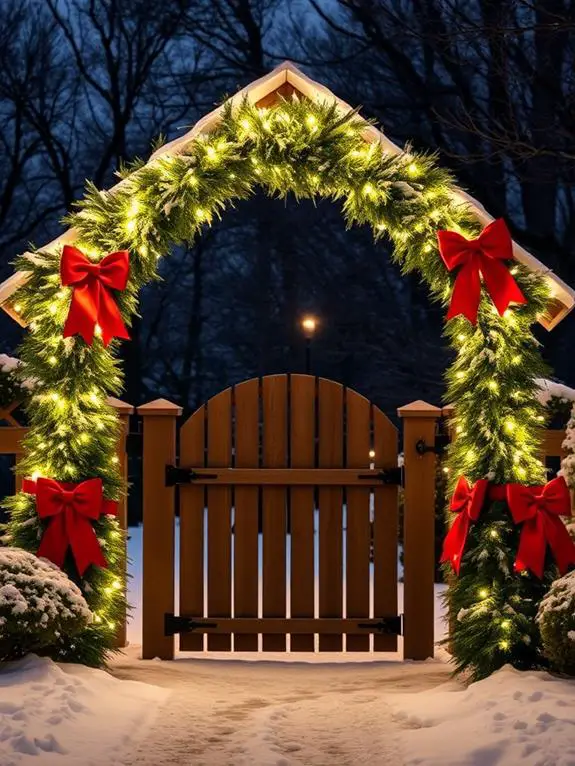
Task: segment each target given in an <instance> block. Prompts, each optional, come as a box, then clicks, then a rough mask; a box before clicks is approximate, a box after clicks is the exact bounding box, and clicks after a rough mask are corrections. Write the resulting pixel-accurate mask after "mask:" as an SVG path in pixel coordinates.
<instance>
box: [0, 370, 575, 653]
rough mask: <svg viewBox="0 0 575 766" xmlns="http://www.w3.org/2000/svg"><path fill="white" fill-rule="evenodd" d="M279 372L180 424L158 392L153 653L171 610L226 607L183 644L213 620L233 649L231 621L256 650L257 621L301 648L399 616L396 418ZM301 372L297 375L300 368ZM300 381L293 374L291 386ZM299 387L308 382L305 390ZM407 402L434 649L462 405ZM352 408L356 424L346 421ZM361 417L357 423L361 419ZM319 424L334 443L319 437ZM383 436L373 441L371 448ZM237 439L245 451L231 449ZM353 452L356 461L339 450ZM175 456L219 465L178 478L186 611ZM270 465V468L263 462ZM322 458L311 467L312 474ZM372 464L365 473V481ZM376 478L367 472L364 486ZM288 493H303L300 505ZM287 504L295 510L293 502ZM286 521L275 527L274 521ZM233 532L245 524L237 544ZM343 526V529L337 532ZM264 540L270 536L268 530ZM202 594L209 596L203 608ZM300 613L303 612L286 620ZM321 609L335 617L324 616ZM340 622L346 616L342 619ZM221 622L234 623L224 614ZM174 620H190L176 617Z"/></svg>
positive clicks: (556, 446) (419, 581) (152, 413)
mask: <svg viewBox="0 0 575 766" xmlns="http://www.w3.org/2000/svg"><path fill="white" fill-rule="evenodd" d="M269 377H270V379H271V378H275V382H273V383H272V382H271V380H270V382H268V383H266V384H265V386H264V387H261V384H260V383H259V382H257V381H256V382H255V383H254V382H253V381H246V382H245V383H244V384H240V385H238V386H236V387H235V388H234V389H228V390H227V392H222V394H220V395H218V397H214V398H213V399H212V400H210V401H209V402H207V403H206V405H203V407H202V408H200V410H198V412H197V413H195V414H194V415H193V416H192V417H191V418H190V419H189V420H188V421H187V422H186V423H184V424H183V425H182V426H181V428H180V429H178V419H179V417H180V416H181V409H180V408H179V407H177V406H176V405H174V404H172V403H170V402H167V401H165V400H156V401H154V402H150V403H149V404H146V405H143V406H142V407H140V408H138V413H139V415H140V416H141V418H142V420H143V477H142V482H143V506H144V508H143V511H144V536H143V546H144V551H143V554H144V555H143V561H144V563H143V568H144V569H143V656H144V657H145V658H150V657H155V656H158V657H162V658H165V659H170V658H172V657H173V656H174V649H175V643H174V635H173V633H172V634H171V635H170V631H169V630H166V616H167V615H168V616H169V615H172V617H173V618H174V620H175V621H176V623H177V620H178V618H182V617H186V616H188V617H193V618H196V619H197V620H198V621H200V622H201V621H203V622H204V623H209V622H210V618H211V617H214V615H215V617H219V618H220V622H221V623H222V625H220V627H219V628H209V627H206V626H205V625H203V626H202V625H200V631H199V632H197V631H194V632H191V633H190V632H187V631H185V630H184V631H182V635H181V638H180V646H181V648H182V649H188V650H197V649H200V648H201V647H202V646H203V635H201V634H202V633H207V634H208V638H207V641H208V644H207V645H208V648H209V649H220V650H221V649H224V650H227V649H228V648H230V634H233V635H234V642H235V648H236V650H238V649H241V650H254V648H255V647H257V646H258V644H257V632H259V633H262V634H263V635H264V638H265V641H264V649H269V650H278V649H281V650H285V649H284V648H285V646H286V643H285V635H286V634H290V635H291V648H292V651H298V650H299V651H307V650H309V649H310V647H311V646H312V640H313V634H312V628H313V633H319V634H320V635H321V638H320V642H321V646H323V649H324V650H332V649H334V648H335V649H338V648H339V647H341V635H342V634H345V635H346V637H347V646H348V650H352V651H365V647H366V640H365V639H366V638H367V636H366V635H365V631H363V632H362V631H361V630H360V629H359V628H358V627H357V623H358V620H361V621H362V622H363V624H364V625H365V626H366V627H368V630H373V628H374V622H377V618H378V617H382V616H384V617H386V618H394V617H397V613H396V611H395V604H396V599H397V593H396V590H395V589H396V587H397V580H396V575H397V570H396V559H395V548H396V542H397V538H396V533H394V532H393V531H392V527H394V526H396V519H397V509H396V489H397V488H396V486H395V485H393V484H382V483H378V482H377V481H375V479H374V474H377V473H379V472H382V471H383V472H385V471H390V470H391V469H393V468H394V467H395V466H396V464H397V440H396V434H395V428H394V426H393V425H392V424H391V423H390V422H389V421H388V420H387V418H386V417H385V416H384V415H383V413H380V412H379V410H377V408H374V406H373V405H372V404H370V403H369V402H366V400H365V399H363V397H360V396H359V395H358V394H355V392H351V391H348V390H346V389H344V388H343V387H341V386H339V387H338V384H333V382H332V381H325V382H323V383H322V384H321V385H322V387H323V389H325V394H324V401H325V402H328V401H329V404H328V405H327V409H326V406H325V405H322V409H323V416H322V415H320V410H319V407H320V405H319V404H318V402H319V401H320V400H319V399H318V391H319V388H318V386H319V385H320V381H319V379H314V378H308V377H307V376H296V375H292V376H269ZM288 377H289V379H290V380H289V384H288V383H287V382H286V381H287V378H288ZM282 378H283V379H284V380H283V381H282V380H281V379H282ZM311 381H314V382H313V383H312V382H311ZM328 384H333V385H328ZM286 385H289V395H288V394H287V393H286V390H285V386H286ZM242 386H243V387H242ZM256 389H257V391H256ZM328 390H329V393H328ZM295 391H297V392H299V393H297V394H294V393H293V392H295ZM286 397H287V398H286ZM294 397H295V398H294ZM296 400H297V401H296ZM109 403H110V404H111V405H112V406H113V407H114V408H115V409H116V410H117V411H118V414H119V416H120V419H121V421H122V424H123V428H122V434H121V438H120V440H119V443H118V457H119V459H120V464H121V467H122V471H123V473H124V476H125V477H126V480H127V454H126V437H127V435H128V430H129V419H130V415H131V414H132V413H133V408H132V407H131V405H129V404H126V403H125V402H122V401H120V400H118V399H114V398H111V399H110V400H109ZM296 404H297V406H296ZM18 407H19V402H14V403H12V404H11V405H10V406H8V407H6V408H4V409H3V410H0V454H2V455H13V456H14V458H15V462H16V464H17V463H18V461H19V459H20V457H21V456H22V453H23V447H22V440H23V438H24V436H25V434H26V431H27V429H26V426H25V425H22V423H21V422H20V419H19V416H18ZM266 411H267V413H268V420H269V422H275V423H276V425H275V426H273V427H272V429H271V431H270V430H269V429H268V436H267V437H262V432H261V430H260V429H261V421H260V417H261V413H262V412H264V413H265V412H266ZM232 412H233V413H234V415H233V417H232ZM354 413H355V414H354ZM398 414H399V416H400V418H401V420H402V423H403V452H404V477H403V479H404V513H405V516H404V619H403V633H404V656H405V657H406V658H410V659H425V658H426V657H428V656H431V655H432V654H433V624H434V614H433V610H434V589H433V586H434V576H433V573H434V564H435V562H434V544H433V538H434V491H435V460H436V457H435V454H434V452H433V451H432V450H430V449H429V448H430V447H433V445H434V443H435V438H436V433H437V430H438V423H439V422H440V420H441V418H443V417H445V418H449V417H450V416H451V415H452V414H453V411H452V408H449V407H446V408H443V410H441V409H440V408H438V407H434V406H432V405H430V404H427V403H426V402H421V401H419V402H413V403H412V404H409V405H406V406H405V407H401V408H399V410H398ZM236 417H239V421H238V423H240V424H241V423H246V424H247V425H245V426H242V427H239V426H238V425H237V424H236V425H233V422H234V419H235V418H236ZM322 417H323V420H322ZM246 418H247V420H246ZM344 420H345V422H346V427H345V430H344V429H342V424H343V422H344ZM278 421H279V422H282V423H284V424H285V429H287V430H285V431H282V430H281V429H283V428H284V426H280V427H279V428H280V431H279V432H278V430H277V429H278V426H277V422H278ZM322 422H323V426H322V425H321V423H322ZM348 422H349V423H350V424H353V423H355V425H350V426H349V428H348V425H347V423H348ZM377 423H379V425H376V424H377ZM234 429H235V430H234ZM317 429H319V431H318V430H317ZM322 429H323V431H322ZM178 433H179V447H178V438H177V437H178ZM321 433H323V439H322V437H321ZM378 433H379V434H381V436H378ZM266 438H267V441H266ZM318 438H319V439H320V440H322V441H321V442H317V439H318ZM564 438H565V432H564V430H562V429H548V430H546V432H545V438H544V443H543V450H542V458H544V459H546V458H557V459H561V458H563V457H564V456H565V451H564V450H563V447H562V442H563V440H564ZM316 442H317V443H316ZM319 443H323V444H324V447H323V448H318V444H319ZM210 444H211V446H210ZM286 445H289V446H286ZM312 445H315V446H312ZM371 449H373V452H374V453H375V455H371V454H370V452H371ZM322 450H323V452H322ZM224 452H225V454H224ZM178 453H179V466H178V460H177V455H178ZM232 453H233V456H234V457H233V460H230V457H231V455H232ZM322 455H323V457H322ZM343 455H345V460H342V459H340V456H343ZM260 458H261V459H260ZM368 458H369V459H368ZM167 466H172V467H173V468H174V469H176V470H178V469H188V470H189V469H192V470H195V472H196V473H201V471H202V470H203V469H210V471H209V472H208V471H206V473H211V474H212V477H211V478H210V477H209V476H208V477H207V478H204V479H200V481H199V483H198V482H197V481H196V482H195V483H194V482H192V483H191V484H185V483H184V484H180V488H179V492H178V494H179V502H180V506H179V510H180V524H181V545H180V562H179V564H180V577H181V587H180V596H179V613H180V614H179V615H178V616H176V615H174V614H173V613H174V595H175V588H174V568H175V534H174V529H175V515H176V506H175V499H176V485H177V484H178V483H179V481H178V479H177V475H176V478H175V479H174V480H173V481H166V467H167ZM262 468H264V469H265V470H264V471H263V472H262ZM216 469H217V471H216ZM254 471H255V472H254ZM289 471H291V472H292V473H291V478H289V480H288V477H287V473H286V472H289ZM308 471H309V472H310V473H309V474H306V472H308ZM352 474H353V476H352ZM359 476H362V478H361V479H359ZM364 476H365V477H366V478H363V477H364ZM180 478H181V475H180ZM364 481H367V482H368V484H367V485H364V484H363V482H364ZM20 484H21V479H20V478H19V477H16V489H18V488H19V486H20ZM370 492H372V493H373V494H372V496H373V498H374V499H375V502H376V508H379V510H380V513H379V521H378V517H377V514H376V516H375V517H373V510H372V522H373V521H375V523H372V524H371V530H373V531H370V526H369V523H370V522H369V514H368V515H366V507H368V506H366V498H367V497H368V495H369V493H370ZM343 493H345V494H343ZM260 497H262V498H266V499H264V500H263V504H262V505H261V512H262V514H263V519H262V521H263V524H264V525H265V528H267V530H268V533H269V534H268V538H267V543H266V542H264V550H265V551H266V553H265V562H266V563H264V569H265V570H266V571H267V574H268V583H272V585H271V588H270V585H268V588H267V595H266V596H265V599H266V601H265V604H266V606H265V614H262V617H260V618H257V607H256V606H255V604H256V600H257V597H258V596H257V579H256V576H255V575H254V572H257V557H256V554H257V535H258V513H257V510H254V509H259V508H260V505H259V498H260ZM343 497H345V499H346V501H347V503H348V504H349V507H350V509H352V508H355V506H357V508H355V511H357V512H355V511H354V514H353V515H354V517H355V519H354V520H353V521H352V522H351V524H350V526H349V529H346V530H344V529H343V528H342V522H341V510H342V498H343ZM232 498H233V500H234V504H235V508H236V509H239V511H240V515H237V516H236V517H235V518H236V522H235V524H236V526H235V528H234V529H233V530H232V527H231V525H228V524H227V522H226V524H224V525H223V526H222V525H220V526H219V528H218V527H217V526H215V522H214V519H215V518H216V515H219V516H222V515H223V516H224V517H226V518H227V517H228V516H229V514H230V511H231V507H232V504H231V501H232ZM286 498H289V502H288V504H287V505H286ZM320 498H323V500H321V499H320ZM377 498H380V499H379V500H377ZM318 499H319V501H320V505H319V507H320V508H323V509H326V508H327V509H328V510H327V512H324V513H323V521H322V520H321V514H320V525H323V526H320V528H319V533H320V534H319V540H320V546H321V545H323V548H321V550H323V564H320V567H323V571H324V576H323V582H324V583H325V584H324V588H323V590H322V591H321V592H322V593H323V596H321V598H320V603H321V607H320V616H319V617H318V618H314V615H313V607H312V603H313V602H312V596H313V593H312V591H311V588H310V580H311V578H310V571H311V570H312V569H313V566H314V564H313V541H312V540H311V539H310V535H311V536H313V519H312V514H313V510H314V507H316V506H315V505H314V503H316V502H317V500H318ZM206 501H207V507H208V508H210V507H211V511H209V510H208V511H207V514H206V516H205V519H206V522H207V523H206V526H207V525H208V524H209V520H210V518H211V519H212V527H213V528H214V529H216V530H218V531H216V532H214V534H213V537H212V538H211V541H210V537H209V536H208V537H206V538H204V534H205V527H204V504H205V502H206ZM285 508H289V516H288V512H287V511H286V510H285ZM278 509H279V510H278ZM234 513H235V511H234ZM272 516H273V524H272ZM278 517H279V522H278V521H277V520H278ZM287 518H289V519H290V525H291V528H290V530H289V533H290V535H291V536H292V537H291V539H292V542H291V545H292V551H295V552H296V557H297V562H298V566H296V567H292V573H291V591H290V592H291V596H290V598H291V604H290V610H291V615H290V616H289V617H288V614H287V613H286V611H285V603H286V601H285V597H286V582H285V567H284V564H285V559H284V557H285V539H286V534H287V533H288V529H287ZM349 518H350V519H351V515H350V517H349ZM119 521H120V524H121V525H122V527H123V528H124V529H125V528H126V526H127V500H126V498H124V499H123V500H122V501H121V503H120V507H119ZM272 529H273V532H269V530H272ZM322 529H323V537H324V542H323V544H322V543H321V539H322ZM232 534H233V535H234V537H235V540H234V541H233V543H232V537H231V535H232ZM341 534H346V535H347V536H348V541H347V544H348V545H350V551H351V554H350V562H352V563H353V566H351V564H350V565H349V566H348V577H349V581H348V582H346V586H348V587H349V590H348V591H347V596H346V603H345V610H346V613H347V616H346V617H344V612H343V611H342V605H343V603H344V601H343V600H342V599H343V592H342V586H341V581H340V580H339V578H338V577H337V576H336V578H335V581H334V579H333V576H332V575H333V572H334V571H336V572H339V571H340V570H342V569H343V568H344V567H343V559H342V556H341V546H340V540H341ZM330 535H331V536H333V540H331V541H330ZM263 539H264V541H265V540H266V536H265V534H264V537H263ZM204 540H206V543H207V546H208V548H207V550H208V557H207V562H206V561H205V559H204ZM238 541H239V542H238ZM334 541H336V544H335V545H333V542H334ZM366 542H369V543H370V544H371V546H372V551H375V561H376V562H378V563H377V564H376V572H379V575H376V581H375V583H374V590H373V596H372V598H373V604H374V606H373V608H372V609H371V611H367V612H366V592H368V591H366V582H367V579H366V577H365V574H366V571H367V568H368V567H369V563H368V560H367V558H366ZM232 545H233V547H234V552H235V551H237V555H234V556H233V557H232V556H231V553H230V552H231V547H232ZM293 546H295V547H293ZM372 555H373V553H372ZM320 556H321V554H320ZM334 557H335V558H334ZM210 561H211V564H210ZM320 561H321V558H320ZM280 570H281V571H280ZM352 570H353V573H352ZM358 572H359V573H361V575H360V574H358ZM206 573H207V574H206ZM264 576H265V573H264ZM232 578H233V580H234V587H233V589H232V587H231V580H232ZM377 578H379V579H377ZM321 581H322V574H321V571H320V582H321ZM330 582H331V583H332V585H333V583H334V582H335V586H334V587H333V588H332V587H331V586H329V587H328V585H327V583H330ZM216 583H217V585H216ZM222 583H223V587H222ZM242 583H243V584H242ZM182 585H183V587H182ZM320 587H321V586H320ZM210 594H211V595H210ZM204 596H207V598H206V599H205V600H206V602H207V608H205V609H204V606H203V604H204ZM232 613H233V614H234V617H232V616H231V615H232ZM356 615H357V616H356ZM352 617H353V623H354V624H352V620H351V618H352ZM240 618H242V619H243V623H242V624H241V625H240V623H239V622H236V623H235V624H232V622H233V619H240ZM254 619H259V620H260V621H261V620H267V622H266V623H265V624H264V622H260V624H259V625H258V626H257V632H256V627H254V626H253V625H252V624H251V621H253V620H254ZM290 620H291V623H290V624H287V623H288V622H289V621H290ZM297 620H301V621H302V622H301V624H300V625H299V626H298V625H296V622H295V621H297ZM305 620H307V624H306V625H304V622H303V621H305ZM317 620H320V621H321V620H323V621H324V622H323V625H322V624H321V623H318V622H317ZM330 620H331V621H332V622H333V624H332V625H330V624H328V623H329V621H330ZM223 621H224V622H225V621H227V622H226V624H225V625H224V622H223ZM274 621H276V622H274ZM278 621H279V622H278ZM310 621H311V622H310ZM280 622H281V624H280ZM336 622H337V625H336ZM312 623H313V624H312ZM180 627H181V624H180ZM240 628H241V630H240ZM174 631H175V632H176V633H177V632H179V631H178V625H177V624H176V627H175V628H174ZM290 631H292V632H291V633H290ZM374 639H375V643H374V646H375V648H376V649H378V648H379V649H380V650H382V651H383V650H389V649H392V648H393V646H395V643H394V641H395V636H393V635H392V634H391V633H389V634H387V633H383V634H379V633H376V634H375V636H374ZM125 643H126V627H125V623H124V624H123V625H121V626H120V627H119V630H118V645H119V646H124V645H125Z"/></svg>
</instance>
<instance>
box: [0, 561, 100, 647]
mask: <svg viewBox="0 0 575 766" xmlns="http://www.w3.org/2000/svg"><path fill="white" fill-rule="evenodd" d="M91 620H92V613H91V612H90V610H89V609H88V605H87V603H86V601H85V599H84V597H83V596H82V593H81V591H80V589H79V588H78V587H77V586H76V585H75V584H74V583H73V582H72V581H71V580H70V579H69V578H68V576H67V575H66V574H65V573H64V572H62V570H61V569H58V567H57V566H55V565H54V564H52V563H51V562H50V561H46V559H39V558H37V557H36V556H34V555H33V554H32V553H28V552H27V551H23V550H21V549H20V548H0V662H2V661H7V660H14V659H18V658H19V657H23V656H24V655H25V654H28V652H37V653H40V654H50V647H51V646H54V645H55V644H56V643H57V642H58V639H59V637H60V636H61V635H62V636H73V635H76V634H77V633H79V632H80V631H81V630H83V629H84V628H85V627H86V625H88V624H89V623H90V622H91Z"/></svg>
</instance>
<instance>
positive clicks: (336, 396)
mask: <svg viewBox="0 0 575 766" xmlns="http://www.w3.org/2000/svg"><path fill="white" fill-rule="evenodd" d="M318 414H319V466H320V468H333V467H336V466H341V465H343V387H342V386H341V385H340V384H339V383H334V382H333V381H331V380H325V379H324V378H320V379H319V382H318ZM342 501H343V492H342V490H341V488H339V487H320V489H319V616H320V617H341V616H342V614H343V612H342V607H343V603H342V600H343V555H342V554H343V552H342V534H343V532H342ZM342 638H343V637H342V636H338V635H335V636H333V635H323V636H322V635H320V636H319V650H320V652H341V650H342V645H343V644H342Z"/></svg>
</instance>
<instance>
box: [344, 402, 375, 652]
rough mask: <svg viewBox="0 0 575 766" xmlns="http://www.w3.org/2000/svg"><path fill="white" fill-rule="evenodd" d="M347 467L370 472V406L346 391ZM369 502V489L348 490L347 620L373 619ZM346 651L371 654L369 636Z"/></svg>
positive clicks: (349, 641)
mask: <svg viewBox="0 0 575 766" xmlns="http://www.w3.org/2000/svg"><path fill="white" fill-rule="evenodd" d="M346 424H347V429H346V446H347V455H346V464H347V467H348V468H369V463H370V458H369V450H370V403H369V401H368V400H367V399H365V398H364V397H363V396H360V395H359V394H357V393H356V392H355V391H351V390H350V389H347V390H346ZM369 498H370V490H369V488H368V487H366V488H365V489H362V488H361V487H348V488H347V490H346V501H347V502H346V555H345V564H346V567H345V571H346V577H345V600H346V617H348V618H349V617H359V618H362V617H363V618H366V617H369V543H370V525H369ZM346 648H347V650H348V651H352V652H367V651H369V635H365V636H347V638H346Z"/></svg>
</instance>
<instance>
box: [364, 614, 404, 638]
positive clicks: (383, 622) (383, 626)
mask: <svg viewBox="0 0 575 766" xmlns="http://www.w3.org/2000/svg"><path fill="white" fill-rule="evenodd" d="M357 627H358V628H365V630H370V631H371V632H377V633H383V634H385V635H387V636H402V635H403V615H402V614H398V615H395V616H394V617H382V618H381V619H380V620H379V622H359V623H358V625H357Z"/></svg>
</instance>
